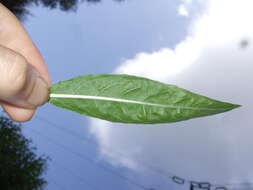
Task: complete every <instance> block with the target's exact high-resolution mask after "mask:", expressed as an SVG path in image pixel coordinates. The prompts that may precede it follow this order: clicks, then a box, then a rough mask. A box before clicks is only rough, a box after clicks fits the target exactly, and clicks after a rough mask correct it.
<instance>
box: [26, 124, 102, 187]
mask: <svg viewBox="0 0 253 190" xmlns="http://www.w3.org/2000/svg"><path fill="white" fill-rule="evenodd" d="M30 131H31V132H32V133H35V134H38V135H40V136H41V135H43V134H42V133H40V132H38V131H37V130H33V129H30ZM42 137H44V138H45V136H42ZM47 139H48V140H49V138H47ZM50 143H52V142H50ZM52 144H56V143H52ZM56 145H57V144H56ZM52 161H53V162H54V165H58V166H59V168H61V169H62V170H65V171H66V173H70V174H71V175H73V176H75V177H76V178H77V179H79V180H80V181H81V183H85V184H86V185H88V186H89V187H90V188H92V189H95V190H100V189H98V188H97V187H96V186H95V185H93V184H92V183H90V182H89V181H88V179H86V178H84V177H80V176H79V175H78V174H76V173H74V172H73V171H71V170H70V169H68V168H67V167H65V166H64V165H63V164H59V162H55V161H54V160H52Z"/></svg>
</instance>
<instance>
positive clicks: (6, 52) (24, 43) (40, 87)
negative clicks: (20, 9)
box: [0, 3, 51, 122]
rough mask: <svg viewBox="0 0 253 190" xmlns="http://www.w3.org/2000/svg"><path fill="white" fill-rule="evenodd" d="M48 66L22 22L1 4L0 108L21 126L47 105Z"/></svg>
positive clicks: (49, 83) (48, 86)
mask: <svg viewBox="0 0 253 190" xmlns="http://www.w3.org/2000/svg"><path fill="white" fill-rule="evenodd" d="M50 85H51V79H50V75H49V72H48V69H47V66H46V64H45V62H44V60H43V57H42V56H41V54H40V52H39V50H38V49H37V48H36V46H35V44H34V43H33V41H32V40H31V38H30V37H29V35H28V34H27V32H26V31H25V29H24V27H23V26H22V24H21V23H20V22H19V20H18V19H17V18H16V17H15V16H14V15H13V14H12V13H11V12H10V11H9V10H8V9H7V8H5V7H4V6H3V5H2V4H1V3H0V104H1V106H2V107H3V109H4V110H5V111H6V112H7V114H8V115H9V116H10V117H11V118H12V119H13V120H16V121H18V122H25V121H29V120H31V119H32V117H33V115H34V114H35V111H36V108H37V107H38V106H41V105H43V104H44V103H46V102H47V100H48V98H49V88H50Z"/></svg>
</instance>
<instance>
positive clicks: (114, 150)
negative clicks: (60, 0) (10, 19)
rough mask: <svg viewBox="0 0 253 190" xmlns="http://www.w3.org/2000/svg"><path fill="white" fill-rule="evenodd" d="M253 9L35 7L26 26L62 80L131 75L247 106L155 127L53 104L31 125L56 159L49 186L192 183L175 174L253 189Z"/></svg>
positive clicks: (247, 1) (173, 4) (147, 0)
mask: <svg viewBox="0 0 253 190" xmlns="http://www.w3.org/2000/svg"><path fill="white" fill-rule="evenodd" d="M224 8H226V11H225V12H226V14H224ZM252 8H253V3H252V2H251V0H243V2H238V1H237V0H223V1H219V0H208V1H202V0H181V1H168V0H156V1H154V0H138V1H133V0H129V1H127V2H123V3H116V2H114V1H110V0H107V1H103V2H102V3H98V4H95V5H87V4H85V3H84V4H82V5H80V6H79V8H78V11H77V12H76V13H71V12H68V13H66V12H61V11H59V10H48V9H45V8H42V7H31V12H32V14H33V16H30V17H29V18H28V19H27V21H26V22H25V27H26V29H27V30H28V32H29V33H30V35H31V36H32V38H33V40H34V41H35V43H36V44H37V46H38V48H39V49H40V50H41V52H42V54H43V56H44V57H45V60H46V62H47V64H48V66H49V70H50V73H51V74H52V78H53V81H54V82H57V81H61V80H67V79H70V78H72V77H75V76H78V75H86V74H98V73H127V74H135V75H140V76H146V77H149V78H152V79H156V80H160V81H163V82H168V83H172V84H176V85H178V86H181V87H184V88H187V89H189V90H192V91H194V92H197V93H200V94H203V95H207V96H209V97H213V98H216V99H219V100H224V101H229V102H233V103H238V104H242V105H243V107H242V108H240V109H238V110H235V111H232V112H230V113H225V114H221V115H217V116H212V117H206V118H201V119H195V120H190V121H185V122H180V123H176V124H169V125H154V126H136V125H127V126H125V125H121V124H112V123H108V122H104V121H101V120H93V119H90V118H88V117H85V116H80V115H78V114H76V113H72V112H70V111H67V110H63V109H59V108H55V107H53V106H51V105H45V106H43V107H41V108H40V109H39V111H38V113H37V116H36V117H35V118H34V120H33V121H31V122H29V123H26V124H24V132H25V134H26V135H27V136H28V137H31V138H32V139H33V141H34V143H35V145H36V146H37V147H38V152H39V153H41V154H45V155H48V156H50V157H51V159H52V160H51V162H50V164H49V169H48V172H47V174H46V175H45V177H46V179H47V180H48V182H49V185H48V186H47V188H46V189H47V190H54V189H63V190H64V189H67V190H69V189H75V190H79V189H91V190H92V189H108V190H109V189H120V190H135V189H136V190H137V189H145V188H146V189H149V188H153V189H154V190H167V189H173V190H174V189H176V190H180V189H189V186H188V185H178V184H175V183H172V182H171V179H170V178H169V176H171V175H174V174H176V175H178V176H181V177H184V178H185V179H188V180H194V181H210V182H212V183H218V184H224V183H225V184H227V183H233V184H237V183H244V185H240V186H235V185H234V187H235V188H234V189H240V190H249V189H251V188H250V187H249V186H248V185H247V184H245V183H250V182H251V181H252V180H251V179H252V177H253V173H252V169H251V167H249V166H250V164H251V160H252V158H253V155H252V153H251V151H249V150H250V145H251V143H252V140H251V135H250V134H252V129H251V128H252V127H251V123H252V122H251V114H250V113H252V111H253V104H252V101H251V99H252V98H251V93H250V92H252V91H253V89H252V87H251V86H252V85H251V83H250V81H252V74H251V70H252V64H251V60H252V55H253V54H252V51H253V48H252V47H251V46H249V47H248V48H246V49H245V50H243V51H242V50H241V49H240V47H239V44H240V41H241V40H242V39H245V38H246V39H248V40H249V41H250V40H251V39H252V33H253V28H252V26H251V25H250V24H249V23H250V18H252V16H253V15H252V14H253V13H252V11H251V10H252ZM235 9H236V10H237V11H238V14H234V10H235ZM231 31H232V32H231ZM250 68H251V69H250ZM243 92H247V93H243ZM238 126H239V127H238ZM90 142H91V143H90ZM118 152H120V154H118ZM122 153H123V154H122ZM122 155H123V156H122ZM242 163H243V164H242ZM147 164H148V165H149V164H150V165H152V166H155V169H158V168H159V172H153V171H154V168H153V169H151V170H150V169H148V167H147ZM160 170H161V171H160ZM171 173H172V174H171Z"/></svg>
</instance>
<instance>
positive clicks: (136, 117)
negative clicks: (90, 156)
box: [50, 75, 239, 124]
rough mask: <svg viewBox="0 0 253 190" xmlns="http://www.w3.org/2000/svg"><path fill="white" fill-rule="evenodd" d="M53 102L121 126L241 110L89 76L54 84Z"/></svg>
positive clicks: (166, 88) (161, 88) (117, 78)
mask: <svg viewBox="0 0 253 190" xmlns="http://www.w3.org/2000/svg"><path fill="white" fill-rule="evenodd" d="M51 93H52V94H51V98H50V103H51V104H54V105H56V106H58V107H62V108H66V109H69V110H72V111H75V112H78V113H81V114H85V115H88V116H92V117H97V118H101V119H104V120H108V121H113V122H122V123H140V124H154V123H169V122H177V121H182V120H186V119H190V118H195V117H201V116H208V115H213V114H218V113H222V112H226V111H229V110H232V109H234V108H237V107H239V105H234V104H230V103H226V102H221V101H217V100H214V99H211V98H208V97H205V96H201V95H198V94H195V93H192V92H190V91H187V90H185V89H182V88H179V87H177V86H174V85H168V84H164V83H161V82H158V81H153V80H150V79H146V78H142V77H136V76H130V75H88V76H81V77H77V78H74V79H71V80H68V81H64V82H60V83H58V84H54V85H53V87H52V89H51Z"/></svg>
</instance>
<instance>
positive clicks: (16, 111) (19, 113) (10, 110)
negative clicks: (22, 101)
mask: <svg viewBox="0 0 253 190" xmlns="http://www.w3.org/2000/svg"><path fill="white" fill-rule="evenodd" d="M3 108H4V110H5V112H6V113H7V114H8V115H9V116H10V118H11V119H13V120H15V121H17V122H27V121H30V120H31V119H32V118H33V117H34V115H35V110H33V109H24V108H19V107H15V106H13V105H7V104H4V105H3Z"/></svg>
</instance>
